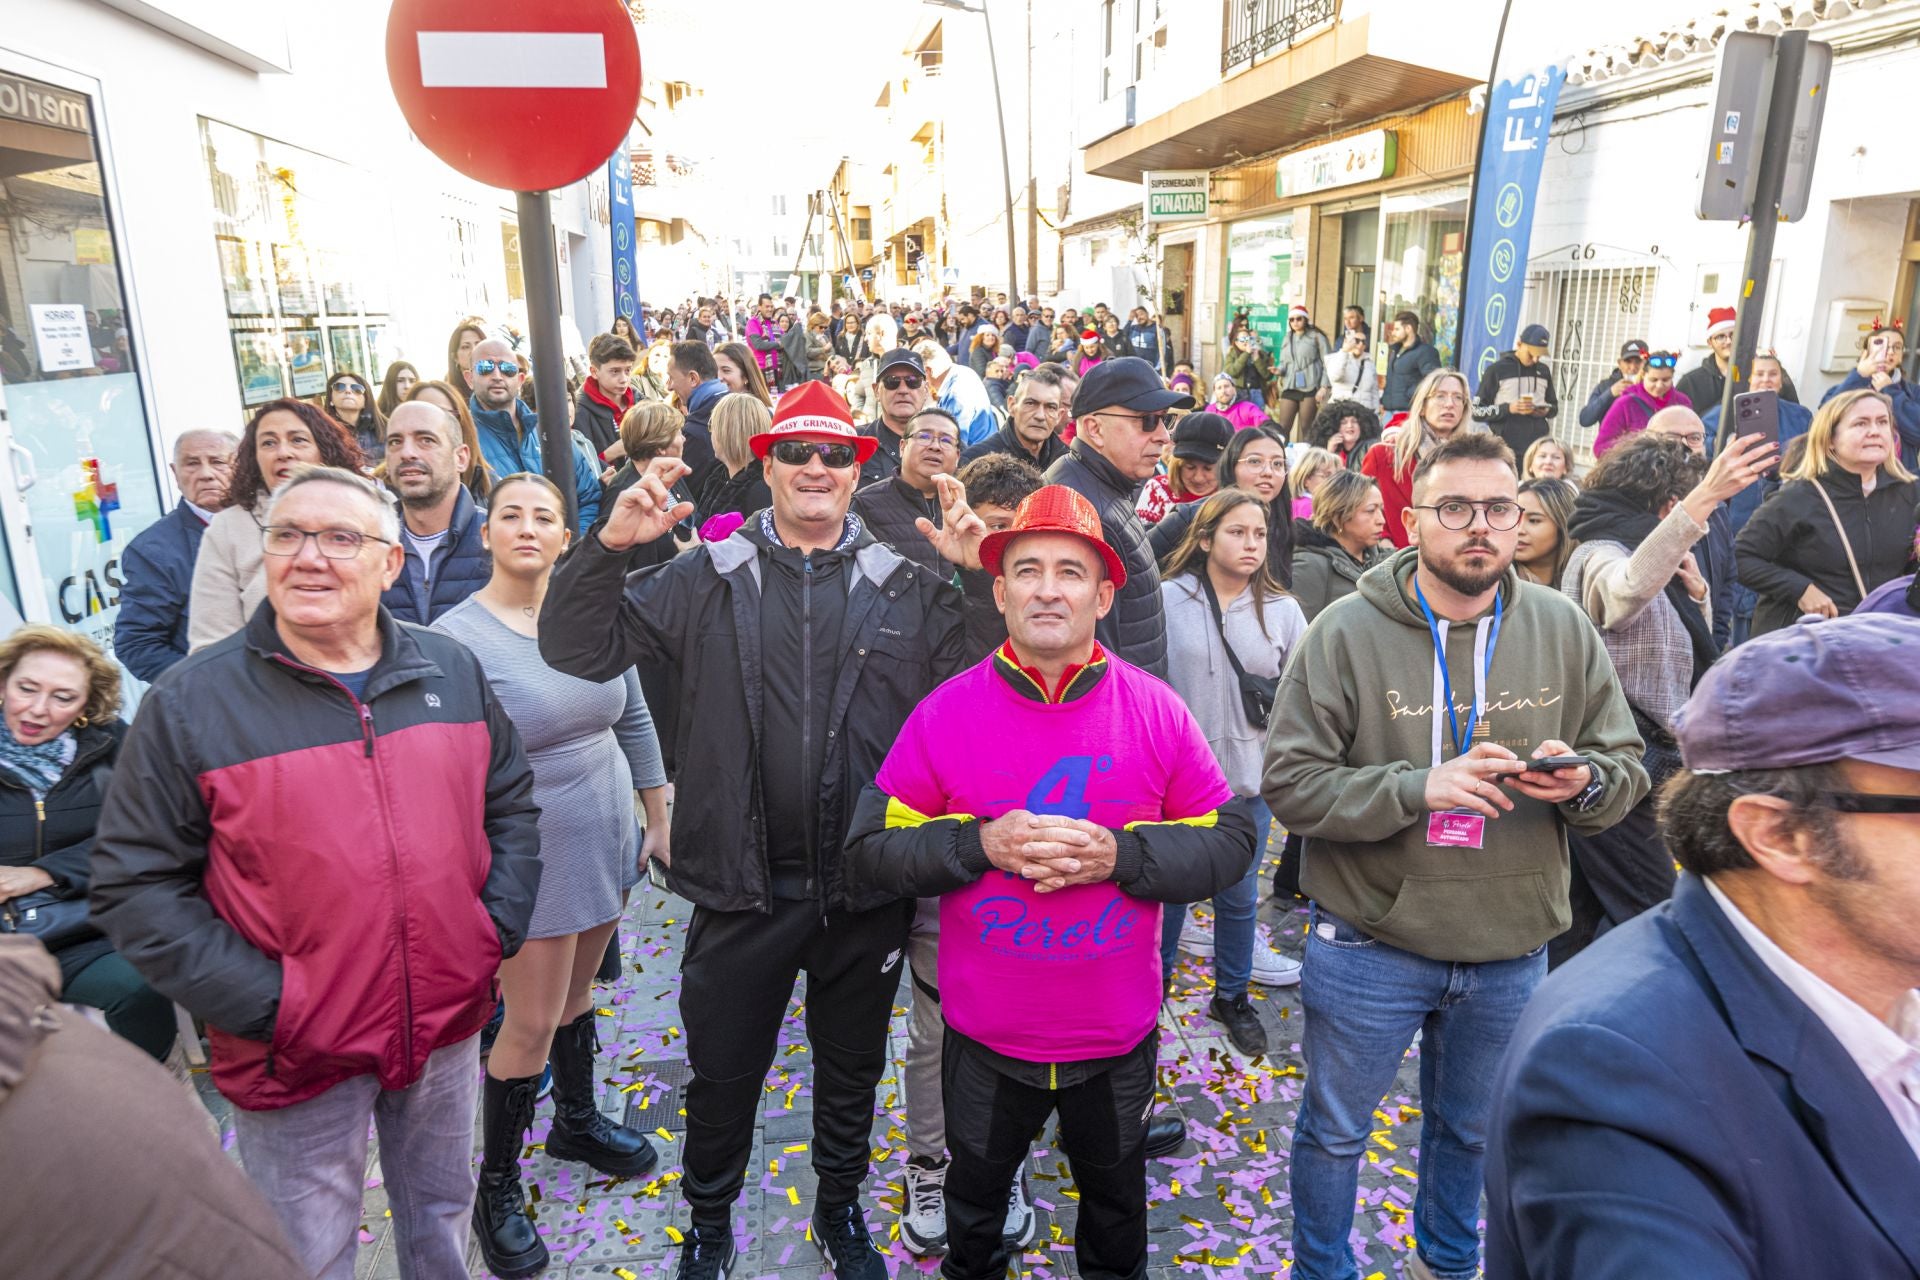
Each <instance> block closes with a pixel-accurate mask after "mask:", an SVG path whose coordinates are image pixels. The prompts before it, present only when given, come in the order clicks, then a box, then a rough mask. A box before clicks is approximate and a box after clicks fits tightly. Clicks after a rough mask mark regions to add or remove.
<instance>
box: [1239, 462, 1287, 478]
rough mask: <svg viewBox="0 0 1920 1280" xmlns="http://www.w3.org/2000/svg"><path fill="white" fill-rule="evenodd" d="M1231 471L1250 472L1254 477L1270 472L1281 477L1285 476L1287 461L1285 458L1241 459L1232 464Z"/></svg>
mask: <svg viewBox="0 0 1920 1280" xmlns="http://www.w3.org/2000/svg"><path fill="white" fill-rule="evenodd" d="M1233 469H1234V470H1235V471H1236V472H1240V471H1251V472H1253V473H1254V474H1255V475H1262V474H1264V473H1266V472H1269V471H1271V472H1272V473H1273V474H1275V475H1279V476H1283V475H1285V474H1287V460H1286V459H1285V458H1242V459H1240V461H1239V462H1237V463H1235V464H1234V467H1233Z"/></svg>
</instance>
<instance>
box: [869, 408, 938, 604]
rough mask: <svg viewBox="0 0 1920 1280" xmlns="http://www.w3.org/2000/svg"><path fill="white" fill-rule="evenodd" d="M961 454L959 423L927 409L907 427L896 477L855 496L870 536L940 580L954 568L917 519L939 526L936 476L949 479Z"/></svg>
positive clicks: (917, 414)
mask: <svg viewBox="0 0 1920 1280" xmlns="http://www.w3.org/2000/svg"><path fill="white" fill-rule="evenodd" d="M959 456H960V424H959V423H957V422H955V421H954V420H953V415H952V414H950V413H948V412H947V411H946V410H945V409H942V408H940V407H939V406H937V405H928V406H927V407H926V408H924V409H922V410H921V411H920V412H919V413H916V414H914V415H913V420H912V421H911V422H909V423H908V424H907V436H906V440H905V441H904V442H903V443H902V445H901V447H900V474H899V475H897V476H894V477H893V478H892V479H890V480H880V481H877V482H875V483H873V484H870V485H866V486H865V487H863V488H862V489H860V490H859V492H857V493H855V494H854V495H853V513H854V514H855V515H857V516H859V517H860V518H861V519H862V520H864V521H866V525H867V529H868V530H869V531H870V532H871V533H872V534H873V536H874V537H876V538H878V539H879V540H880V541H882V542H884V543H886V544H887V545H888V546H890V547H892V548H893V549H894V550H895V551H898V552H899V553H900V554H901V555H903V556H905V557H906V558H907V559H909V560H911V561H913V562H914V563H915V564H917V565H919V566H921V567H922V568H924V569H926V570H927V571H928V572H929V573H932V574H935V575H937V576H940V577H951V576H952V575H953V566H952V565H951V564H949V563H948V562H947V561H946V559H945V558H944V557H942V556H941V554H940V553H939V552H938V551H936V550H934V548H933V543H931V542H929V541H928V540H927V538H926V535H925V534H923V533H921V532H920V530H919V528H918V527H917V526H916V525H915V521H918V520H931V521H932V522H933V523H934V524H935V525H938V524H939V523H940V488H939V485H938V484H937V483H935V479H934V478H935V477H936V476H942V475H952V474H953V473H954V471H955V470H956V469H957V466H956V464H957V461H958V459H959Z"/></svg>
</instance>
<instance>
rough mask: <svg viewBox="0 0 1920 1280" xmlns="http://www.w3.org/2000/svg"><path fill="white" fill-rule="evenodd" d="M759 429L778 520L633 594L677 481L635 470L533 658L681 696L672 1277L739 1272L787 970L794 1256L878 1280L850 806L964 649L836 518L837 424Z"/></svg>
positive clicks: (950, 520) (670, 464)
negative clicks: (682, 1084) (810, 1071)
mask: <svg viewBox="0 0 1920 1280" xmlns="http://www.w3.org/2000/svg"><path fill="white" fill-rule="evenodd" d="M777 415H778V416H776V418H775V419H774V422H773V425H772V426H771V427H770V428H769V430H768V431H767V432H766V433H764V434H762V435H758V436H755V437H754V438H753V440H752V442H751V443H752V448H753V452H754V453H755V454H756V455H757V456H759V457H760V458H762V459H764V460H765V461H766V469H767V484H768V487H769V489H770V490H771V492H772V495H773V505H772V507H770V508H769V509H768V510H767V511H765V512H763V513H761V514H760V516H759V518H757V519H755V520H751V521H749V522H748V523H747V524H746V525H745V526H743V527H742V528H741V529H740V530H739V531H737V532H736V533H734V534H733V536H731V537H729V538H727V539H725V540H724V541H721V542H714V543H704V544H702V545H700V546H699V547H696V548H695V549H694V550H692V551H690V552H687V553H686V554H684V555H681V556H678V557H676V558H675V559H673V560H672V561H670V562H668V563H667V564H665V565H662V566H660V567H658V568H657V569H653V570H649V571H646V572H644V573H639V574H636V575H634V577H633V578H632V580H631V581H628V580H627V578H626V572H625V570H626V562H627V556H626V554H625V553H626V551H627V550H628V549H629V548H631V547H633V546H635V545H637V544H639V543H641V542H646V541H650V540H652V539H654V538H657V537H661V536H664V535H666V534H667V533H668V532H669V531H670V530H671V529H672V527H673V525H674V524H675V523H676V522H677V521H678V520H680V519H682V518H684V516H685V515H686V514H687V510H686V508H687V504H686V503H679V504H675V503H674V502H673V501H672V499H671V498H670V496H669V494H668V492H667V486H669V485H670V484H671V483H672V482H673V480H674V479H675V478H677V476H678V475H679V474H680V473H681V471H682V470H683V467H682V464H680V463H677V462H675V461H674V460H672V459H657V460H655V462H654V463H653V464H652V467H651V468H650V469H649V472H648V474H647V475H645V476H643V477H642V478H641V479H640V481H639V482H637V483H636V484H634V485H632V486H631V487H630V488H628V489H627V490H626V491H625V492H624V493H622V494H621V495H620V498H619V500H618V501H617V502H616V503H615V504H614V507H613V510H612V511H611V512H609V513H608V515H607V517H606V519H605V520H604V521H602V523H601V524H599V525H598V526H596V527H595V529H594V530H592V531H591V532H590V533H589V534H588V536H586V537H583V538H582V539H580V541H579V543H578V544H577V545H576V546H575V547H574V548H573V549H572V550H571V551H570V552H569V553H568V554H567V555H566V557H565V558H563V559H562V560H561V561H560V563H559V564H558V565H557V566H556V567H555V569H554V574H553V581H552V586H551V588H550V591H549V594H548V596H547V603H546V606H545V608H544V609H543V611H542V613H541V628H540V651H541V654H542V656H544V657H545V658H546V660H547V661H548V662H550V663H552V664H553V665H554V666H555V667H556V668H558V669H559V670H562V671H565V672H567V673H569V674H571V675H576V676H580V677H582V678H583V679H590V680H604V679H607V678H609V677H611V676H614V675H618V674H619V673H620V672H621V671H623V670H625V669H626V668H627V667H629V666H632V665H633V664H634V663H636V662H639V663H642V664H646V665H664V666H665V667H667V668H668V670H669V672H670V674H671V678H672V683H673V684H674V685H675V686H676V688H677V695H678V702H679V708H680V709H679V719H678V729H677V731H676V738H677V742H676V744H675V752H674V754H675V757H676V759H677V760H678V762H679V767H680V778H681V791H680V797H679V801H678V803H677V805H676V806H675V809H674V815H673V825H674V831H673V834H674V837H675V840H674V847H675V849H676V851H677V852H678V854H679V856H678V857H677V858H676V859H675V860H674V863H673V865H672V867H671V868H670V870H669V872H668V878H669V881H670V883H671V884H672V885H673V888H674V890H675V891H676V892H677V893H679V894H681V895H682V896H684V897H686V898H689V899H691V900H692V902H693V903H694V914H693V920H692V924H691V926H690V929H689V932H688V936H687V947H686V953H685V956H684V959H683V964H682V974H683V980H682V987H681V1005H680V1009H681V1017H682V1019H683V1020H684V1022H685V1025H686V1030H687V1059H688V1063H689V1065H690V1066H691V1067H692V1068H693V1073H694V1074H693V1081H692V1083H691V1084H690V1085H689V1086H688V1089H687V1095H686V1114H687V1140H686V1150H685V1153H684V1162H685V1163H684V1167H685V1179H684V1181H683V1183H682V1187H683V1190H684V1192H685V1195H686V1197H687V1201H688V1203H689V1205H690V1206H691V1208H692V1219H693V1220H692V1225H691V1228H690V1230H689V1232H688V1235H687V1240H686V1247H685V1248H684V1249H683V1250H682V1252H681V1255H680V1268H679V1275H680V1277H682V1280H696V1278H697V1280H717V1277H719V1276H721V1275H722V1274H724V1272H725V1270H726V1269H727V1268H729V1267H731V1265H732V1263H733V1257H734V1246H733V1236H732V1231H731V1226H730V1223H729V1217H730V1214H731V1210H732V1205H733V1202H734V1200H735V1199H736V1198H738V1196H739V1194H740V1189H741V1186H742V1182H743V1179H744V1174H745V1170H746V1165H747V1160H748V1156H749V1154H750V1152H751V1149H752V1143H753V1125H754V1118H755V1115H756V1113H757V1111H758V1110H759V1107H760V1104H761V1096H762V1095H761V1086H762V1084H763V1082H764V1081H765V1079H766V1073H767V1069H768V1067H769V1066H771V1065H772V1061H773V1053H774V1043H775V1038H776V1035H777V1033H778V1030H779V1026H780V1021H781V1019H782V1018H783V1017H784V1016H785V1014H786V1010H787V1005H788V1002H789V1001H790V1000H791V998H792V996H793V985H794V980H795V978H796V976H797V975H798V974H799V973H801V972H803V971H804V972H805V973H806V974H807V1029H808V1035H809V1039H810V1041H811V1043H812V1046H813V1062H814V1079H813V1085H814V1101H813V1116H814V1122H813V1123H814V1136H813V1144H812V1156H813V1167H814V1170H815V1172H816V1174H817V1175H818V1178H819V1192H818V1196H817V1200H816V1207H815V1210H814V1214H813V1220H812V1231H813V1237H814V1240H815V1241H816V1243H818V1244H819V1246H820V1248H821V1250H822V1253H823V1254H824V1255H825V1256H826V1258H827V1261H828V1264H829V1265H830V1266H831V1267H832V1268H833V1270H834V1272H835V1274H836V1275H837V1276H839V1277H842V1280H846V1278H847V1277H858V1278H859V1280H879V1278H880V1277H883V1276H884V1275H885V1274H886V1271H885V1267H884V1264H883V1263H882V1261H881V1259H880V1255H879V1254H878V1253H877V1252H876V1251H875V1250H874V1248H873V1245H872V1242H871V1239H870V1238H869V1236H868V1234H867V1227H866V1222H865V1218H864V1216H863V1215H862V1212H861V1208H860V1204H859V1197H860V1192H861V1190H862V1188H863V1187H864V1185H865V1183H866V1178H867V1171H868V1145H867V1139H868V1135H869V1132H870V1130H871V1128H872V1124H873V1106H874V1089H875V1087H876V1085H877V1084H878V1083H879V1080H880V1076H881V1073H882V1071H883V1070H884V1069H885V1067H886V1063H887V1024H888V1021H889V1019H890V1018H891V1016H892V1012H893V1000H894V995H895V993H896V992H897V990H898V988H899V981H900V968H901V966H900V960H901V956H902V953H903V950H904V948H905V946H906V942H907V924H908V920H909V918H910V914H911V905H912V904H910V903H906V902H902V901H900V900H898V899H897V898H895V897H894V896H893V895H891V894H889V893H886V892H884V891H880V890H877V889H874V888H872V887H863V886H858V885H854V884H851V883H849V882H848V880H847V879H846V877H845V874H844V870H843V866H842V854H841V848H842V845H843V843H844V841H845V837H846V832H847V825H848V823H849V821H850V819H851V817H852V812H853V807H854V803H855V801H856V799H857V798H858V796H859V793H860V790H861V788H862V787H864V786H866V785H867V784H868V783H870V782H872V781H873V778H874V775H875V773H876V772H877V771H878V770H879V767H880V762H881V760H882V759H883V758H884V757H885V755H886V753H887V751H888V749H889V748H891V747H892V745H893V739H894V736H895V734H897V733H898V732H899V729H900V726H901V724H903V723H904V722H905V721H906V718H907V715H908V714H909V713H910V712H911V711H912V710H913V708H914V706H915V704H916V703H918V702H919V700H920V699H921V698H922V697H923V696H925V694H927V693H928V692H929V691H930V690H931V689H932V688H933V687H934V686H935V685H936V684H938V683H939V682H940V681H942V680H944V679H946V678H947V677H948V676H950V675H952V674H954V673H955V672H957V671H958V670H959V669H960V668H961V667H962V666H963V665H965V657H966V647H965V646H966V641H965V635H964V633H963V630H962V622H961V603H960V593H959V591H958V590H957V589H955V588H954V586H953V585H952V584H951V583H950V582H948V581H945V580H943V579H942V578H941V577H939V576H936V575H935V574H932V573H929V572H927V571H926V570H924V569H921V568H920V567H918V566H917V565H915V564H913V563H912V562H910V561H908V560H906V559H905V558H904V557H902V556H900V555H899V554H898V553H897V552H895V551H893V550H892V549H890V548H889V547H887V546H885V545H883V544H881V543H879V542H876V541H875V540H874V539H873V537H872V535H871V534H869V533H868V532H867V530H866V528H865V526H864V525H863V523H862V522H861V521H860V519H859V518H858V517H857V516H850V515H849V514H848V505H849V503H850V502H851V501H852V498H853V493H854V486H855V483H856V477H857V475H858V471H857V466H858V463H859V462H860V461H861V460H862V458H863V457H864V456H866V455H868V454H870V453H871V452H872V450H873V449H874V447H875V445H874V442H873V440H872V438H871V437H866V436H860V435H858V434H856V433H855V431H854V429H853V422H852V415H851V414H850V413H849V412H848V410H847V407H846V404H845V402H844V401H842V400H841V399H840V398H839V397H838V396H836V395H835V394H834V393H833V392H832V391H831V390H830V389H829V388H828V387H826V385H825V384H823V383H808V384H805V385H804V386H802V387H801V388H799V389H798V390H796V391H793V392H789V393H788V394H787V395H785V396H783V397H781V400H780V405H779V408H778V410H777ZM947 485H948V486H950V487H951V488H952V489H953V490H954V491H955V500H954V501H953V502H952V503H951V504H949V506H948V508H947V510H946V511H944V512H943V521H944V527H943V529H942V530H941V536H942V543H943V545H945V546H946V547H947V548H948V549H949V550H950V551H951V552H952V554H953V556H954V557H955V558H957V559H959V560H960V561H968V560H969V559H970V560H971V562H972V563H974V564H977V563H978V543H979V540H980V538H981V537H982V536H984V533H985V529H984V526H982V525H981V523H980V520H979V518H978V517H977V516H975V515H973V513H972V512H971V511H969V510H968V509H967V507H966V503H965V500H964V498H963V497H961V496H959V495H958V493H957V491H958V485H957V483H955V482H951V481H949V482H947ZM931 528H932V525H931V524H929V525H928V529H931ZM925 531H926V530H923V532H925Z"/></svg>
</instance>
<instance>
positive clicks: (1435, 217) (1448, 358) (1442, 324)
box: [1375, 185, 1467, 365]
mask: <svg viewBox="0 0 1920 1280" xmlns="http://www.w3.org/2000/svg"><path fill="white" fill-rule="evenodd" d="M1380 220H1381V240H1380V261H1379V265H1378V271H1377V275H1376V277H1375V279H1376V284H1377V287H1378V289H1379V291H1380V310H1379V315H1380V316H1381V317H1383V318H1391V317H1393V316H1395V315H1398V314H1399V313H1400V312H1402V311H1412V312H1414V313H1415V314H1417V315H1418V316H1419V317H1420V324H1421V327H1422V328H1423V329H1424V330H1425V331H1426V333H1427V335H1428V340H1429V341H1430V342H1432V343H1433V345H1434V346H1435V348H1437V349H1438V350H1439V352H1440V363H1441V364H1443V365H1451V364H1452V363H1453V353H1454V348H1455V347H1456V346H1457V345H1458V344H1459V341H1460V268H1461V263H1462V260H1463V258H1464V255H1465V249H1466V235H1467V188H1466V187H1465V186H1464V185H1462V186H1449V187H1439V188H1436V189H1434V190H1431V191H1416V192H1411V193H1408V194H1405V195H1398V196H1388V197H1386V198H1384V199H1382V200H1381V202H1380Z"/></svg>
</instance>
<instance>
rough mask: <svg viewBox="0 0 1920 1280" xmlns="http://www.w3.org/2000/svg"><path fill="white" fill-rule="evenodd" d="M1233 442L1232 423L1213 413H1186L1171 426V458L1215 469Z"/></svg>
mask: <svg viewBox="0 0 1920 1280" xmlns="http://www.w3.org/2000/svg"><path fill="white" fill-rule="evenodd" d="M1231 439H1233V424H1232V423H1231V422H1229V421H1227V420H1226V418H1224V417H1223V416H1221V415H1220V414H1217V413H1190V414H1188V415H1187V416H1186V417H1184V418H1182V419H1180V421H1178V422H1176V423H1174V424H1173V456H1174V457H1176V458H1185V459H1186V460H1188V461H1189V462H1207V463H1212V464H1214V465H1215V466H1218V465H1219V463H1220V455H1221V454H1223V453H1225V452H1226V451H1227V441H1229V440H1231Z"/></svg>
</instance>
